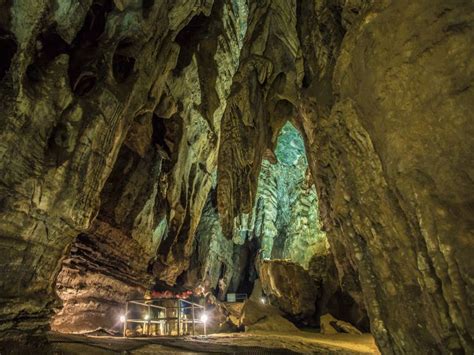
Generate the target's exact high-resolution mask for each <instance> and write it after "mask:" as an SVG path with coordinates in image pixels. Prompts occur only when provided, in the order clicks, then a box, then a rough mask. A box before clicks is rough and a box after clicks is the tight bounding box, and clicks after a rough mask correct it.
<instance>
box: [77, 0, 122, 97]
mask: <svg viewBox="0 0 474 355" xmlns="http://www.w3.org/2000/svg"><path fill="white" fill-rule="evenodd" d="M112 9H113V6H112V1H111V0H105V1H94V3H93V4H92V5H91V7H90V9H89V11H88V13H87V15H86V18H85V21H84V24H83V26H82V28H81V30H80V31H79V33H78V34H77V36H76V38H75V39H74V41H73V43H72V50H71V55H70V59H69V69H68V75H69V84H70V86H71V90H72V92H73V93H74V94H76V95H78V96H83V95H86V94H87V93H89V92H90V91H91V90H92V89H93V88H94V87H95V85H96V83H97V81H98V76H99V72H100V71H99V68H98V65H99V40H100V37H101V35H102V34H103V32H104V30H105V26H106V22H107V15H108V13H109V12H110V11H111V10H112Z"/></svg>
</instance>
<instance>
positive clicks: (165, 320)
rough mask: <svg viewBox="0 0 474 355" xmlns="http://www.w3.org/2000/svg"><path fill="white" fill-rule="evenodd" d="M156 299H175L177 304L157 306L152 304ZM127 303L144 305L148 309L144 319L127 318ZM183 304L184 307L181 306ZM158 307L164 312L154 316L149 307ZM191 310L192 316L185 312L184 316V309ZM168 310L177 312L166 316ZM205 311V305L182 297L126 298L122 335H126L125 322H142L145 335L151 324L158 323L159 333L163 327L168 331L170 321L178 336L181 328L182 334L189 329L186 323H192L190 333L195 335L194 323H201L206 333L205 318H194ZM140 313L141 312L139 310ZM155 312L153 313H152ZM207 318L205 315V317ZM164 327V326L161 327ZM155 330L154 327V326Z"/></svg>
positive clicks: (148, 333) (148, 331) (148, 332)
mask: <svg viewBox="0 0 474 355" xmlns="http://www.w3.org/2000/svg"><path fill="white" fill-rule="evenodd" d="M157 301H162V302H163V301H175V302H177V306H158V305H156V304H153V302H157ZM129 305H137V306H140V307H145V308H147V309H148V312H147V314H146V315H145V318H144V319H133V318H128V313H129ZM183 305H184V307H183ZM152 308H153V309H158V310H160V312H164V316H165V317H163V315H162V314H159V315H158V317H156V316H155V314H156V313H155V312H151V309H152ZM196 308H197V309H198V313H197V314H196V312H195V309H196ZM190 309H191V310H192V313H191V315H192V318H190V317H189V316H190V315H189V314H187V316H186V313H185V312H184V311H186V310H190ZM170 310H177V312H176V313H175V314H176V316H174V317H167V315H168V314H169V313H168V312H169V311H170ZM205 311H206V306H202V305H200V304H197V303H194V302H191V301H188V300H185V299H182V298H152V299H134V300H128V301H126V302H125V315H124V316H123V317H124V319H123V323H124V324H123V336H124V337H127V329H128V327H127V324H128V323H142V324H143V333H145V329H146V333H147V335H150V332H151V331H150V329H151V328H150V326H151V325H152V324H159V325H160V328H159V329H160V333H162V332H163V329H166V330H165V331H167V332H169V331H170V328H169V326H170V323H171V324H176V325H177V334H178V336H180V335H181V334H182V330H183V334H184V332H186V331H189V329H188V327H187V326H185V325H187V324H192V334H193V335H195V333H196V327H195V325H196V324H202V325H203V327H204V328H203V329H204V335H206V334H207V326H206V320H205V319H204V320H203V319H202V318H200V319H196V316H197V315H202V314H204V315H205V313H204V312H205ZM140 313H141V312H140ZM154 313H155V314H154ZM206 318H207V317H206ZM145 325H148V326H147V327H146V328H145ZM162 327H164V328H162ZM155 330H156V328H155Z"/></svg>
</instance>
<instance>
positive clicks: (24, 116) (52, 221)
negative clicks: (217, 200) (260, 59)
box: [0, 0, 245, 336]
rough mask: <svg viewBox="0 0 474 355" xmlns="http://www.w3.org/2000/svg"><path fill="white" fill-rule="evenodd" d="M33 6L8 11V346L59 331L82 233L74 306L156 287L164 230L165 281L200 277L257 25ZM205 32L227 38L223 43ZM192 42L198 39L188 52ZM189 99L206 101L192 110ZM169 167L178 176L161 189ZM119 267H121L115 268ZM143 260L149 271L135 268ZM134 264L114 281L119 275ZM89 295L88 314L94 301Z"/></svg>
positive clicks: (197, 7)
mask: <svg viewBox="0 0 474 355" xmlns="http://www.w3.org/2000/svg"><path fill="white" fill-rule="evenodd" d="M117 3H118V4H119V5H117ZM30 5H31V6H25V4H23V3H14V4H12V3H10V2H7V3H2V4H0V7H1V13H2V16H1V23H0V33H1V39H0V42H1V44H0V46H1V48H2V53H4V49H5V50H6V52H5V53H6V54H7V57H6V58H5V59H3V58H2V63H1V66H0V68H1V86H0V95H1V100H0V102H1V103H0V105H1V109H0V111H1V112H2V114H1V115H0V122H1V125H2V127H3V129H2V132H1V136H2V139H1V141H2V143H1V147H2V148H1V149H0V151H1V152H2V153H1V155H2V159H1V163H0V164H1V169H2V172H3V174H2V176H1V184H0V189H1V196H2V212H1V219H0V223H1V225H0V231H1V234H0V238H1V245H2V250H4V251H3V252H2V255H4V256H5V257H4V258H2V261H1V263H2V266H3V269H4V271H5V277H4V278H2V280H1V292H0V293H1V295H2V296H1V297H2V300H1V307H0V308H1V309H0V318H1V320H2V322H1V323H2V325H1V328H0V330H1V336H11V335H15V334H21V335H25V334H32V333H34V332H36V331H37V330H42V329H45V328H46V327H47V326H48V323H49V317H50V315H51V310H52V308H53V307H54V306H56V305H59V303H58V302H57V299H56V296H55V291H54V288H55V280H56V276H57V274H58V272H59V271H60V265H61V263H60V262H61V259H62V258H63V257H64V256H65V255H66V254H67V251H68V249H69V248H70V245H71V243H72V241H73V240H74V238H75V237H76V236H77V235H78V234H80V233H83V234H84V236H83V237H80V238H79V239H78V241H77V243H76V245H75V247H73V250H72V254H71V256H70V258H69V259H68V260H69V261H66V263H65V267H64V269H63V272H62V274H61V278H60V288H61V290H63V291H64V292H61V295H62V296H63V297H66V294H68V293H70V292H73V293H76V294H80V293H81V292H83V291H84V289H85V290H87V289H88V288H89V287H96V286H97V284H96V283H97V282H99V279H101V278H102V277H105V279H104V280H105V281H104V284H106V283H109V284H110V286H111V288H112V289H115V288H122V291H123V292H118V293H117V295H116V297H115V296H113V298H114V302H118V301H120V300H122V299H123V297H125V294H126V293H127V292H126V291H125V290H127V287H130V288H131V289H135V288H136V287H143V286H144V284H146V282H145V280H146V279H147V276H146V268H147V267H148V262H149V261H150V260H147V259H148V258H150V257H151V256H152V255H153V254H154V251H155V249H156V246H157V245H158V244H159V235H155V236H153V234H154V230H155V228H156V227H157V226H158V225H159V223H160V221H161V219H162V217H163V216H166V219H167V221H168V223H167V225H168V229H169V230H170V231H171V232H172V234H171V237H170V238H167V239H166V243H165V246H164V247H163V248H162V249H160V252H159V255H160V256H161V258H160V259H159V262H160V264H159V266H157V267H155V268H154V271H155V275H156V276H158V277H160V278H162V279H164V280H167V281H169V282H171V281H173V280H175V278H176V276H177V275H178V274H179V273H180V272H181V271H182V270H183V269H184V268H185V267H186V261H185V260H184V259H185V258H186V256H187V255H188V253H189V250H190V247H189V246H190V245H191V239H192V238H191V237H192V235H193V233H194V230H195V227H196V226H197V221H198V220H199V216H200V212H201V209H202V207H203V205H204V202H205V200H206V197H207V194H208V189H209V188H210V183H209V181H210V177H209V176H210V172H211V171H212V169H213V164H215V163H214V162H215V160H216V159H215V158H213V153H212V151H213V150H214V151H215V152H217V146H218V141H219V139H218V138H219V137H218V136H219V134H218V132H219V125H218V121H219V120H220V115H221V113H222V107H223V105H224V101H223V100H224V98H225V96H226V92H227V91H228V87H229V86H230V83H228V82H229V78H231V77H232V75H233V69H232V68H236V67H237V65H238V53H239V41H240V38H241V36H242V29H241V26H244V24H245V21H244V20H243V18H242V17H243V16H245V9H244V8H243V6H242V4H241V3H240V2H235V3H233V4H225V5H223V4H220V5H218V6H216V7H214V6H212V5H213V3H212V2H209V1H202V2H193V3H191V2H188V1H173V2H169V3H167V2H153V1H151V2H150V1H147V2H143V3H141V2H140V3H139V2H113V1H110V0H94V1H86V2H85V3H83V4H82V3H81V4H69V3H67V2H58V3H57V4H56V5H54V6H49V5H48V4H46V3H45V2H41V1H40V2H34V3H31V4H30ZM3 14H6V15H3ZM193 20H194V21H193ZM188 25H189V26H191V27H187V26H188ZM208 26H209V27H208ZM196 28H197V29H201V30H204V31H205V32H206V31H211V32H213V33H214V35H213V36H211V37H212V38H211V39H209V38H208V37H206V36H203V35H202V32H201V34H199V31H197V30H196ZM183 29H184V30H183ZM182 31H184V33H183V32H182ZM186 31H188V32H193V33H195V34H196V37H193V38H191V39H190V42H187V43H186V42H185V40H186V39H188V36H187V35H186ZM206 38H207V39H206ZM199 55H201V56H204V57H205V58H206V59H207V60H209V57H211V58H212V59H211V61H212V60H214V59H213V58H214V55H215V58H216V60H215V63H214V64H213V63H209V62H206V63H205V62H204V61H203V60H201V59H200V58H202V57H200V58H197V59H196V57H199ZM206 70H207V71H208V72H206ZM198 71H201V72H200V73H198ZM200 78H205V80H202V81H201V80H200ZM212 78H214V80H213V79H212ZM179 81H181V82H182V83H183V85H181V84H176V82H179ZM184 83H186V85H184ZM201 83H202V85H201ZM188 90H189V91H188ZM188 92H194V94H193V95H191V96H190V98H189V95H187V93H188ZM184 95H186V97H184V98H183V96H184ZM198 105H201V109H199V108H196V107H197V106H198ZM193 110H194V111H196V112H199V113H193V112H190V111H193ZM178 111H179V112H178ZM177 112H178V113H177ZM198 116H199V120H198V119H197V118H198ZM166 120H169V123H168V121H166ZM189 122H193V123H194V125H191V124H189ZM185 125H186V127H185V128H184V126H185ZM213 137H214V138H213ZM210 141H212V142H214V143H213V144H212V145H210V144H208V143H209V142H210ZM124 142H125V144H126V145H127V147H128V148H129V149H130V150H131V151H132V152H133V153H131V154H132V155H133V154H135V155H136V156H135V158H133V159H127V158H124V160H122V159H121V158H119V160H118V161H119V163H118V164H121V163H124V162H125V161H128V162H129V163H130V164H131V165H130V166H120V167H119V168H117V169H118V171H119V172H120V171H125V172H126V174H128V175H127V177H126V178H125V180H126V182H124V184H128V185H127V186H125V187H124V186H123V185H124V184H121V183H120V181H118V178H119V177H118V176H111V173H112V170H113V169H115V168H116V167H115V166H116V165H115V164H116V161H117V157H120V156H121V154H122V153H119V152H121V151H124V149H126V148H125V147H124V148H123V149H121V148H122V147H123V144H122V143H124ZM190 146H191V147H193V148H191V149H188V147H190ZM216 154H217V153H214V156H216ZM158 155H159V156H160V158H159V159H158V158H156V157H157V156H158ZM161 159H164V160H165V161H166V162H165V163H163V164H164V166H163V169H162V170H163V174H162V175H160V178H159V179H158V178H157V177H155V176H156V174H158V175H159V174H160V171H159V169H158V171H157V170H156V169H155V167H156V166H157V165H156V164H161ZM144 165H145V167H144ZM142 168H143V169H142ZM148 168H149V169H152V170H148V171H147V170H146V169H148ZM131 169H132V170H133V169H137V170H136V171H131ZM153 169H155V170H153ZM139 171H142V172H143V173H145V174H147V175H142V176H139ZM150 172H151V174H152V175H149V174H150ZM112 175H114V174H112ZM151 177H155V178H154V179H150V178H151ZM147 179H150V180H148V181H146V180H147ZM107 181H109V182H110V184H109V186H111V188H110V189H108V190H106V192H105V193H104V194H102V198H103V197H108V201H109V203H110V204H108V205H106V202H104V201H101V193H102V192H103V191H104V186H105V185H106V182H107ZM188 182H189V183H188ZM158 183H159V185H158ZM116 184H118V186H116ZM117 187H118V188H119V190H116V188H117ZM206 189H207V191H206ZM158 190H160V191H158ZM145 191H146V192H145ZM115 193H116V194H117V195H112V196H111V195H109V194H115ZM163 195H164V196H165V197H166V198H164V199H160V198H161V197H162V196H163ZM137 199H139V200H137ZM101 202H103V203H105V204H101ZM114 204H118V206H116V205H114ZM131 204H133V205H131ZM97 215H99V218H98V220H97V222H94V224H93V220H94V218H95V217H96V216H97ZM183 225H184V226H185V227H184V228H183ZM181 230H183V232H182V233H180V231H181ZM104 232H105V234H106V235H107V236H109V237H112V236H113V238H114V240H113V241H109V240H106V239H105V238H104V237H105V235H104ZM157 233H158V234H161V231H158V232H157ZM81 236H82V234H81ZM86 236H87V237H86ZM85 240H87V241H86V242H85ZM186 241H187V242H186ZM176 244H179V246H175V247H173V248H172V247H171V246H172V245H176ZM91 245H92V246H93V248H92V250H91V249H90V248H88V246H91ZM115 245H127V249H128V251H129V252H130V253H131V254H132V255H123V254H122V253H120V256H119V255H118V254H117V253H110V252H109V251H110V248H113V247H114V246H115ZM135 253H137V254H135ZM170 253H171V254H170ZM97 255H100V257H98V258H97V260H94V261H95V262H94V263H93V264H91V265H87V266H85V265H84V262H83V261H84V260H91V259H92V258H93V257H94V256H97ZM111 255H116V256H117V257H118V259H119V260H114V261H112V260H107V258H110V257H111ZM169 255H174V256H173V257H172V258H170V256H169ZM76 257H78V258H79V260H75V259H76ZM137 257H141V258H142V259H141V260H140V261H139V262H138V261H137V262H135V258H137ZM82 259H84V260H82ZM26 260H28V262H24V261H26ZM130 260H134V261H133V262H132V263H131V264H130V265H123V266H121V267H120V268H119V269H118V270H115V271H114V272H113V273H110V270H111V269H114V268H115V267H114V263H116V265H120V264H121V263H124V264H128V263H129V261H130ZM81 263H82V266H80V265H81ZM73 265H74V266H73ZM145 266H146V268H145ZM91 269H94V270H95V271H94V272H97V273H98V274H97V275H96V276H93V275H91ZM166 270H168V271H166ZM68 273H69V274H68ZM75 273H79V274H82V276H80V277H79V279H77V278H75V277H72V276H71V275H73V274H75ZM137 273H139V274H140V277H138V279H137V278H136V276H137ZM73 279H74V280H73ZM81 279H82V281H84V283H83V282H82V281H80V280H81ZM74 284H75V285H77V286H74ZM104 287H105V286H104ZM90 290H91V289H89V291H90ZM104 292H105V291H104ZM84 293H85V295H84V298H83V299H81V300H80V301H79V303H82V302H83V301H84V302H85V300H86V299H87V297H89V296H87V295H86V293H87V292H85V291H84ZM106 293H107V294H106V295H105V294H104V293H103V292H102V291H99V292H98V294H99V295H98V297H99V299H101V298H107V297H110V296H111V295H112V293H113V291H111V290H108V291H107V292H106ZM128 296H130V295H128ZM64 299H65V300H66V298H64ZM66 301H67V300H66ZM66 303H68V302H66ZM81 307H82V306H78V309H79V308H81ZM64 311H65V313H64V314H67V312H68V311H67V310H66V309H65V310H64ZM101 312H102V311H101Z"/></svg>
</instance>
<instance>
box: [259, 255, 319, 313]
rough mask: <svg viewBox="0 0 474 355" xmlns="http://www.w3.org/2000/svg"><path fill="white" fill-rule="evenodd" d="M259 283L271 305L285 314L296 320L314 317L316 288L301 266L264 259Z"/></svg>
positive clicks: (285, 261) (289, 262) (284, 261)
mask: <svg viewBox="0 0 474 355" xmlns="http://www.w3.org/2000/svg"><path fill="white" fill-rule="evenodd" d="M260 280H261V283H262V288H263V291H264V293H265V294H266V295H267V296H268V298H269V299H270V302H271V304H272V305H274V306H276V307H278V308H279V309H280V310H281V311H283V312H284V313H285V314H287V315H289V316H291V317H293V318H295V319H297V320H303V319H307V318H310V317H311V316H312V315H313V314H314V312H315V310H316V308H315V303H316V299H317V298H318V286H317V285H316V283H315V282H314V280H313V278H312V277H311V276H310V275H309V273H308V271H307V270H305V269H303V267H302V266H301V265H299V264H296V263H293V262H291V261H287V260H264V261H262V262H261V265H260Z"/></svg>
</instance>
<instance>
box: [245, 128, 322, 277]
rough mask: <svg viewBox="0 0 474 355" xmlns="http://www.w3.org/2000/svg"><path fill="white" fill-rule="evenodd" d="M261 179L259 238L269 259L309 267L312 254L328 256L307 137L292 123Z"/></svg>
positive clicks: (266, 161)
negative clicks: (325, 254) (310, 164)
mask: <svg viewBox="0 0 474 355" xmlns="http://www.w3.org/2000/svg"><path fill="white" fill-rule="evenodd" d="M274 156H275V158H274V159H272V158H270V159H264V160H263V161H262V167H261V170H260V174H259V180H258V188H257V195H256V200H257V202H256V208H255V217H254V218H255V223H256V225H255V230H254V233H255V236H256V237H258V239H259V241H260V248H261V256H262V258H264V259H268V260H272V259H287V260H290V261H292V262H295V263H297V264H299V265H301V266H302V267H304V268H306V269H307V268H308V267H309V263H310V261H311V258H312V257H313V255H316V254H320V253H327V250H328V244H327V238H326V235H325V233H324V231H323V230H322V227H321V223H320V220H319V212H318V197H317V193H316V187H315V185H314V183H313V179H312V177H311V173H310V170H309V167H308V160H307V157H306V151H305V146H304V141H303V137H302V136H301V134H300V133H299V131H298V130H297V129H296V128H295V126H294V125H293V124H292V123H290V122H287V123H286V124H285V125H284V126H283V127H282V129H281V131H280V133H279V135H278V139H277V142H276V146H275V150H274Z"/></svg>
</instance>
